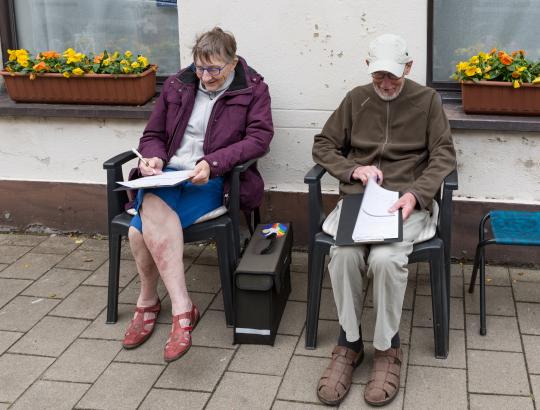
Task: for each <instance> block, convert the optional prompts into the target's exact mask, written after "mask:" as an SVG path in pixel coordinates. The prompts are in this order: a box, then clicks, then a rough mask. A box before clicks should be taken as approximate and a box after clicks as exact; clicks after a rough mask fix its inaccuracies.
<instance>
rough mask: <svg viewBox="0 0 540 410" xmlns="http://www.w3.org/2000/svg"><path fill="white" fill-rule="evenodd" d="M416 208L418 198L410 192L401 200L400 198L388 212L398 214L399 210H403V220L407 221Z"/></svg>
mask: <svg viewBox="0 0 540 410" xmlns="http://www.w3.org/2000/svg"><path fill="white" fill-rule="evenodd" d="M415 206H416V197H415V196H414V195H413V194H411V193H410V192H407V193H406V194H405V195H403V196H402V197H401V198H399V199H398V200H397V201H396V203H395V204H394V205H392V207H391V208H390V209H389V210H388V212H392V213H393V212H396V211H397V210H398V209H400V208H401V209H402V211H401V214H402V216H403V220H404V221H406V220H407V218H408V217H409V215H410V214H411V212H412V211H413V210H414V207H415Z"/></svg>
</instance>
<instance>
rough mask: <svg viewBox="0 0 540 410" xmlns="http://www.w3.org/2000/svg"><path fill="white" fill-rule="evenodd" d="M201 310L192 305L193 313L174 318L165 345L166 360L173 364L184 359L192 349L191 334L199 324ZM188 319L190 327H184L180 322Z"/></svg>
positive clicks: (185, 313)
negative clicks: (181, 358)
mask: <svg viewBox="0 0 540 410" xmlns="http://www.w3.org/2000/svg"><path fill="white" fill-rule="evenodd" d="M199 317H200V315H199V310H198V309H197V306H195V305H192V307H191V311H189V312H184V313H181V314H179V315H176V316H173V320H172V330H171V333H170V334H169V339H167V344H166V345H165V352H164V359H165V361H166V362H172V361H174V360H177V359H179V358H180V357H182V356H183V355H184V354H185V353H186V352H187V351H188V350H189V348H190V347H191V332H192V331H193V329H195V326H197V322H199ZM182 319H188V320H189V325H187V326H184V327H182V326H181V325H180V321H181V320H182Z"/></svg>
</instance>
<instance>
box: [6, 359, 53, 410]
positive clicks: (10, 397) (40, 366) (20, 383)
mask: <svg viewBox="0 0 540 410" xmlns="http://www.w3.org/2000/svg"><path fill="white" fill-rule="evenodd" d="M53 361H54V359H53V358H51V357H39V356H26V355H20V354H8V353H6V354H4V355H2V356H0V369H9V372H8V371H2V372H0V386H2V388H1V389H0V401H4V402H14V401H15V399H17V397H19V396H20V395H21V394H22V393H23V392H24V391H25V390H26V389H27V388H28V386H30V385H31V384H32V383H33V382H34V380H36V379H37V378H38V377H39V375H40V374H41V373H43V371H44V370H45V369H46V368H47V367H48V366H49V365H50V364H51V363H52V362H53Z"/></svg>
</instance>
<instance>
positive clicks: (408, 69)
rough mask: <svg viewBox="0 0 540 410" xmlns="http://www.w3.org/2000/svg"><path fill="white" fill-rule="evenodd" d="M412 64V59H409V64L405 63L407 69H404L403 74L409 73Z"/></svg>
mask: <svg viewBox="0 0 540 410" xmlns="http://www.w3.org/2000/svg"><path fill="white" fill-rule="evenodd" d="M412 64H413V62H412V61H409V62H408V63H407V64H405V70H404V71H403V75H408V74H409V73H410V72H411V67H412Z"/></svg>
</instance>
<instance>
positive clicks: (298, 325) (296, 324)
mask: <svg viewBox="0 0 540 410" xmlns="http://www.w3.org/2000/svg"><path fill="white" fill-rule="evenodd" d="M306 309H307V303H303V302H291V301H289V302H287V305H286V306H285V310H284V311H283V316H282V317H281V322H280V324H279V328H278V331H277V332H278V333H279V334H282V335H293V336H300V334H301V333H302V329H303V328H304V323H305V321H306Z"/></svg>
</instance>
